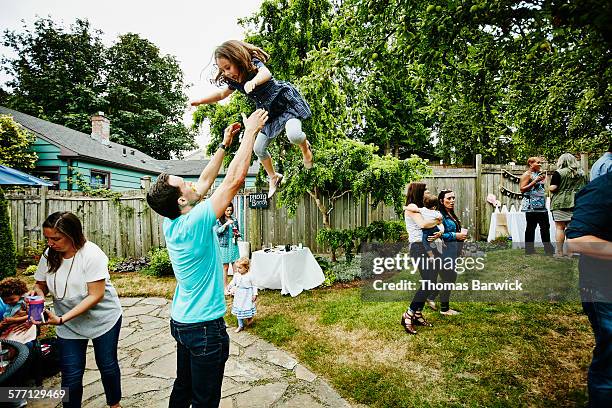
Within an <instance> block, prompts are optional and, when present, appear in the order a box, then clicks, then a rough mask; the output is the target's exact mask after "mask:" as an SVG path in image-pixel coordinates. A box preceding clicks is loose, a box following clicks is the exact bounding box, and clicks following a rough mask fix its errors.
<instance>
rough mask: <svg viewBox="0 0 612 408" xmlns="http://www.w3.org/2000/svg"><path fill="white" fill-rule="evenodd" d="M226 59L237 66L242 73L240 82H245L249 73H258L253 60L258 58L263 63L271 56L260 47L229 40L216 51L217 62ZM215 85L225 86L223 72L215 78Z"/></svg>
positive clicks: (218, 73) (219, 72)
mask: <svg viewBox="0 0 612 408" xmlns="http://www.w3.org/2000/svg"><path fill="white" fill-rule="evenodd" d="M219 58H225V59H226V60H228V61H229V62H231V63H232V64H235V65H236V67H237V68H238V71H239V72H240V81H244V80H245V79H246V77H247V76H248V74H249V73H251V72H255V71H257V67H255V65H253V58H257V59H258V60H260V61H261V62H263V63H266V61H268V59H270V55H268V53H266V52H265V51H264V50H262V49H261V48H259V47H256V46H254V45H253V44H249V43H246V42H244V41H238V40H229V41H226V42H224V43H223V44H221V45H220V46H218V47H217V48H216V49H215V61H217V60H218V59H219ZM215 83H217V85H223V84H225V83H226V81H225V77H224V76H223V72H222V71H221V70H219V71H218V72H217V75H216V76H215Z"/></svg>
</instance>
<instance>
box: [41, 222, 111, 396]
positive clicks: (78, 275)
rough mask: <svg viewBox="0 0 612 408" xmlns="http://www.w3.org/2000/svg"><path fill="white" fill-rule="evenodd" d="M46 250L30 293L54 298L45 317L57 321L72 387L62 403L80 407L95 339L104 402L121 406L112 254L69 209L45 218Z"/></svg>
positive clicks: (63, 366)
mask: <svg viewBox="0 0 612 408" xmlns="http://www.w3.org/2000/svg"><path fill="white" fill-rule="evenodd" d="M43 234H44V236H45V239H46V240H47V249H46V250H45V252H44V254H43V255H44V256H43V257H41V259H40V263H39V264H38V270H37V271H36V274H35V275H34V277H35V279H36V284H35V285H34V290H33V291H32V292H31V294H32V295H38V296H42V297H44V296H45V295H46V294H47V293H50V294H51V296H52V297H53V306H54V309H55V312H51V311H50V310H46V311H45V313H44V317H46V320H45V322H35V323H36V324H40V323H44V324H52V325H56V329H55V330H56V333H57V343H58V346H59V347H58V348H59V353H60V365H61V372H62V387H67V388H68V395H69V402H64V407H66V408H70V407H80V406H81V399H82V396H83V374H84V372H85V354H86V352H87V343H88V342H89V339H92V341H93V347H94V354H95V358H96V364H97V366H98V369H99V370H100V374H101V377H102V385H103V386H104V392H105V394H106V403H107V404H108V405H109V406H111V407H113V408H116V407H120V404H119V402H120V400H121V373H120V371H119V363H118V359H117V343H118V341H119V331H120V329H121V314H122V313H121V304H120V303H119V297H118V296H117V292H116V291H115V288H114V287H113V286H112V285H111V283H110V275H109V273H108V257H107V256H106V254H105V253H104V252H103V251H102V250H101V249H100V248H99V247H98V246H97V245H96V244H94V243H93V242H91V241H88V240H87V239H85V236H84V235H83V228H82V226H81V221H80V220H79V219H78V218H77V217H76V216H75V215H74V214H72V213H70V212H56V213H53V214H51V215H50V216H49V217H47V219H46V220H45V222H44V223H43Z"/></svg>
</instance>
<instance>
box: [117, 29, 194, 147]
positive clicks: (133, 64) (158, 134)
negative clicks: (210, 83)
mask: <svg viewBox="0 0 612 408" xmlns="http://www.w3.org/2000/svg"><path fill="white" fill-rule="evenodd" d="M106 63H107V70H106V86H107V92H108V95H107V97H106V98H107V100H108V103H109V105H108V108H107V112H108V116H109V118H110V120H111V124H112V128H111V130H112V132H113V140H115V141H117V142H118V143H122V144H126V145H128V146H132V147H136V148H137V149H139V150H141V151H142V152H145V153H147V154H149V155H151V156H153V157H155V158H158V159H170V155H171V154H172V153H175V154H177V155H180V152H181V151H182V150H189V149H190V148H193V147H194V146H195V143H194V139H193V134H192V133H191V132H190V131H189V130H188V129H186V128H185V126H184V125H183V124H182V122H181V120H182V115H183V111H184V109H185V106H186V102H187V96H186V95H185V93H184V92H183V72H182V71H181V69H180V67H179V65H178V62H177V61H176V59H175V58H174V57H172V56H169V55H165V56H164V55H160V52H159V48H157V46H155V45H154V44H153V43H151V42H150V41H148V40H146V39H143V38H140V37H139V36H138V35H137V34H125V35H122V36H120V37H119V41H118V42H117V43H116V44H114V45H113V46H112V47H110V48H109V49H108V51H107V59H106Z"/></svg>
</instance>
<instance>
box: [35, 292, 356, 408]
mask: <svg viewBox="0 0 612 408" xmlns="http://www.w3.org/2000/svg"><path fill="white" fill-rule="evenodd" d="M121 304H122V305H123V326H122V329H121V336H120V338H119V351H118V354H119V365H120V366H121V376H122V383H121V384H122V392H123V399H122V400H121V403H122V405H123V406H124V407H140V406H144V405H145V404H146V406H147V407H148V408H154V407H168V400H169V398H170V392H171V390H172V383H173V381H174V378H175V376H176V343H175V341H174V339H173V338H172V336H171V335H170V330H169V319H170V304H169V301H168V300H166V299H163V298H122V299H121ZM228 333H229V335H230V339H231V343H230V357H229V360H228V361H227V363H226V366H225V378H224V380H223V388H222V390H221V398H222V399H221V404H220V407H222V408H231V407H234V408H242V407H245V408H246V407H248V408H257V407H262V408H263V407H266V408H267V407H275V408H276V407H278V408H281V407H283V408H285V407H286V408H289V407H292V408H293V407H300V408H309V407H312V408H318V407H350V405H349V404H348V403H347V402H346V401H345V400H344V399H342V397H340V395H339V394H338V393H337V392H336V391H334V389H333V388H332V387H331V386H330V385H329V384H327V382H325V381H324V380H323V379H322V378H319V377H318V376H317V375H315V374H314V373H312V372H311V371H309V370H308V369H307V368H306V367H304V366H302V365H300V364H299V363H298V361H297V360H296V359H295V358H294V357H293V356H291V355H289V354H288V353H286V352H284V351H282V350H279V349H277V348H276V347H274V346H273V345H271V344H270V343H267V342H265V341H263V340H261V339H259V338H258V337H256V336H254V335H252V334H250V333H248V331H247V332H241V333H237V334H236V333H234V330H233V328H229V329H228ZM59 382H60V379H59V376H56V377H54V378H50V379H47V380H46V381H45V384H44V387H45V388H56V387H59ZM83 386H84V390H83V407H85V408H102V407H105V406H106V401H105V397H104V390H103V388H102V382H101V380H100V373H99V372H98V370H97V369H96V363H95V360H94V354H93V346H92V345H91V342H90V344H89V349H88V351H87V365H86V371H85V375H84V377H83ZM57 406H59V403H58V402H55V401H54V402H52V401H46V402H41V401H30V402H29V403H28V407H31V408H52V407H53V408H54V407H57Z"/></svg>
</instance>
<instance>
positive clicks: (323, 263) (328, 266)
mask: <svg viewBox="0 0 612 408" xmlns="http://www.w3.org/2000/svg"><path fill="white" fill-rule="evenodd" d="M314 257H315V259H316V260H317V263H318V264H319V266H320V267H321V269H322V270H323V276H324V277H325V281H323V283H322V285H323V286H327V287H329V286H331V285H333V284H334V283H335V282H336V276H335V275H334V272H333V271H332V267H333V263H332V262H331V261H330V259H329V258H328V257H326V256H321V255H315V256H314Z"/></svg>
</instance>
